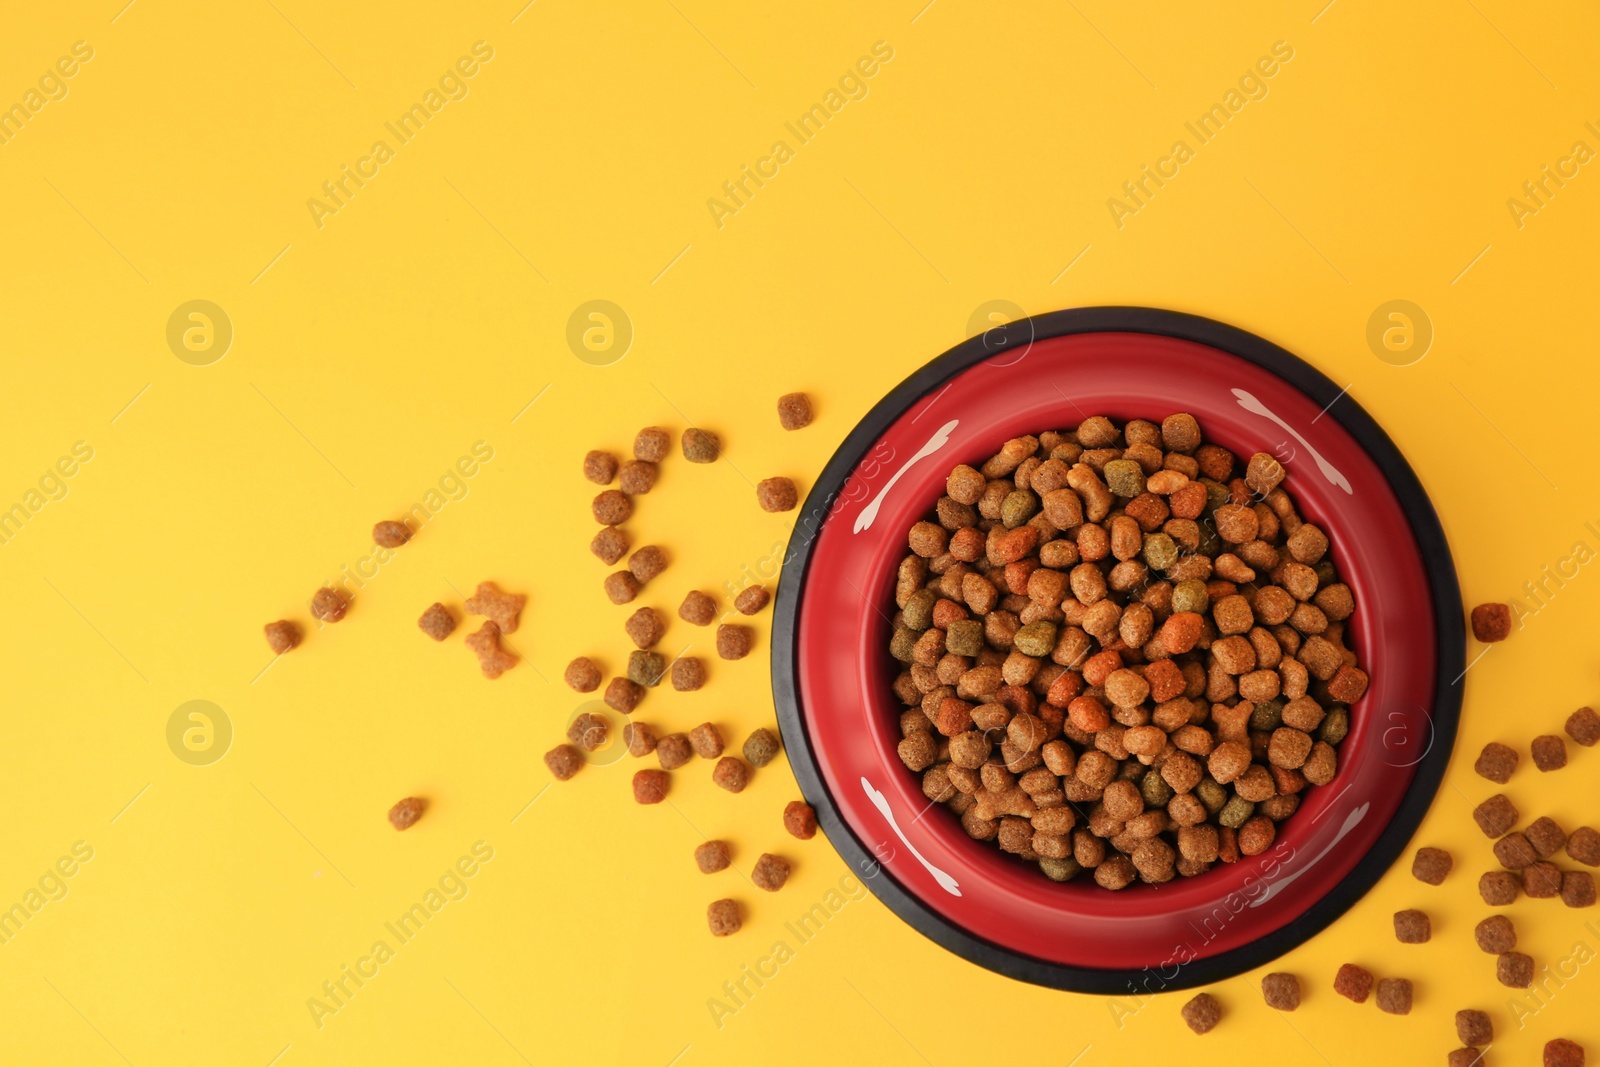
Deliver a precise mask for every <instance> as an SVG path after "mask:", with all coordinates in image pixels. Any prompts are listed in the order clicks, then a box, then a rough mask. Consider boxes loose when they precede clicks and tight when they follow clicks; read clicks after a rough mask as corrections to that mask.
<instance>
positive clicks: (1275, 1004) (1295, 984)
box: [1261, 971, 1300, 1011]
mask: <svg viewBox="0 0 1600 1067" xmlns="http://www.w3.org/2000/svg"><path fill="white" fill-rule="evenodd" d="M1261 996H1262V997H1263V998H1264V999H1265V1000H1266V1002H1267V1007H1269V1008H1276V1009H1277V1010H1278V1011H1294V1010H1295V1009H1296V1008H1298V1007H1299V1006H1300V979H1299V978H1296V977H1295V976H1294V975H1292V974H1285V973H1283V972H1282V971H1274V972H1273V973H1271V974H1268V975H1264V976H1263V977H1262V979H1261Z"/></svg>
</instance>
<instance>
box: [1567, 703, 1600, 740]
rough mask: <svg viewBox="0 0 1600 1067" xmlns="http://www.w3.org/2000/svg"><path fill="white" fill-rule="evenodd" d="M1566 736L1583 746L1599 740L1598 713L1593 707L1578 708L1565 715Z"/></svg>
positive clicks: (1599, 718)
mask: <svg viewBox="0 0 1600 1067" xmlns="http://www.w3.org/2000/svg"><path fill="white" fill-rule="evenodd" d="M1567 736H1568V737H1570V738H1572V739H1573V740H1574V741H1576V742H1577V743H1578V744H1580V745H1582V746H1583V747H1584V748H1592V747H1593V746H1594V744H1595V743H1596V742H1600V715H1597V714H1595V710H1594V709H1593V708H1579V709H1578V710H1577V711H1575V712H1573V713H1572V714H1571V715H1568V716H1567Z"/></svg>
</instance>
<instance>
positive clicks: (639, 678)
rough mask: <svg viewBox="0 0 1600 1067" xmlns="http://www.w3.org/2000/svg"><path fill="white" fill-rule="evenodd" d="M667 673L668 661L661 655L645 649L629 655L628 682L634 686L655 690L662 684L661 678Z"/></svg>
mask: <svg viewBox="0 0 1600 1067" xmlns="http://www.w3.org/2000/svg"><path fill="white" fill-rule="evenodd" d="M666 673H667V660H666V657H664V656H662V655H661V653H659V652H646V651H645V650H643V649H639V650H637V651H634V652H629V653H628V681H630V682H632V683H633V684H634V685H642V686H645V687H646V688H648V689H654V688H655V687H656V686H658V685H660V684H661V677H662V675H664V674H666Z"/></svg>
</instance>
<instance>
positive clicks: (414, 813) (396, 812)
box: [389, 797, 428, 830]
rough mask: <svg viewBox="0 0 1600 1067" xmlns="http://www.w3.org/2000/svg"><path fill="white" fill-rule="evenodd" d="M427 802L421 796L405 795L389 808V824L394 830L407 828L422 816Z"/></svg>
mask: <svg viewBox="0 0 1600 1067" xmlns="http://www.w3.org/2000/svg"><path fill="white" fill-rule="evenodd" d="M427 806H428V802H427V801H426V800H423V799H422V798H421V797H406V798H405V799H404V800H402V801H400V802H399V803H398V804H396V805H395V806H394V807H392V808H390V809H389V825H390V826H393V827H394V828H395V829H396V830H409V829H410V828H411V827H413V826H415V825H416V823H417V820H418V819H420V818H422V813H423V811H424V810H425V809H426V808H427Z"/></svg>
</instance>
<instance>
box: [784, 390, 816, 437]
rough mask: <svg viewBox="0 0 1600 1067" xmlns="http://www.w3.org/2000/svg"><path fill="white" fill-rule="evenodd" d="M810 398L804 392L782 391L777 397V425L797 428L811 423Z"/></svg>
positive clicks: (787, 428) (790, 428)
mask: <svg viewBox="0 0 1600 1067" xmlns="http://www.w3.org/2000/svg"><path fill="white" fill-rule="evenodd" d="M811 419H812V414H811V398H810V397H809V396H807V395H806V394H804V393H784V394H783V395H782V396H780V397H779V398H778V425H780V426H782V427H783V428H784V429H785V430H798V429H801V428H802V427H805V426H810V425H811Z"/></svg>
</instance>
